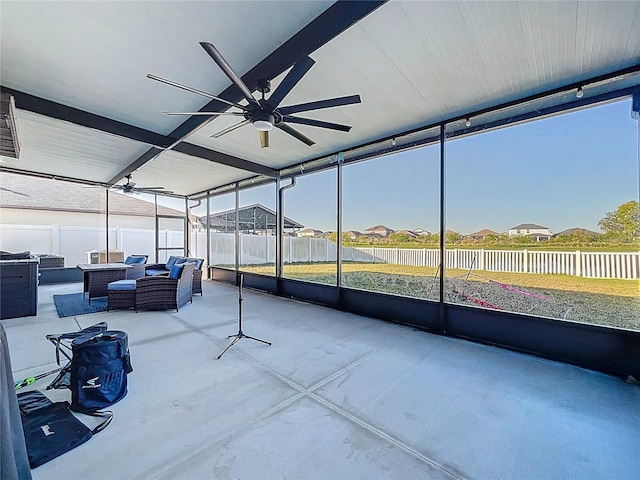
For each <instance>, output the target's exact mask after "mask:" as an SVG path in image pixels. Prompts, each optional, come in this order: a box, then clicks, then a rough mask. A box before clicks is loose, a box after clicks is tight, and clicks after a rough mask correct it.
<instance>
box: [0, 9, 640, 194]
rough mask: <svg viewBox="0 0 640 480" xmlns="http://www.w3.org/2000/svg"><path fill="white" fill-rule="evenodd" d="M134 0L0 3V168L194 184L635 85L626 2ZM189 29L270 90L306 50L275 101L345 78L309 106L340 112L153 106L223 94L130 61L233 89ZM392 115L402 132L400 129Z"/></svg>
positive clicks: (227, 91)
mask: <svg viewBox="0 0 640 480" xmlns="http://www.w3.org/2000/svg"><path fill="white" fill-rule="evenodd" d="M147 5H148V4H145V2H83V3H78V2H3V3H2V16H1V18H0V31H1V32H2V38H1V40H2V54H3V61H2V63H1V65H0V68H1V72H0V77H1V78H2V90H3V91H4V92H5V93H11V94H13V95H14V98H15V103H16V121H17V126H18V131H19V135H18V137H19V140H20V143H21V150H20V151H21V158H20V159H12V158H10V157H3V161H4V163H3V165H2V167H1V168H5V169H12V170H13V171H28V172H37V173H42V174H46V175H53V176H58V177H69V178H75V179H81V180H87V181H92V182H102V183H106V182H115V181H117V180H118V179H121V178H122V177H123V176H124V175H125V174H127V173H131V172H132V171H135V175H136V181H138V182H139V183H140V184H145V185H163V186H165V187H166V188H168V189H169V190H172V191H174V192H176V193H178V194H180V195H189V194H191V195H197V194H198V193H202V192H206V191H209V190H212V189H214V188H216V187H220V186H226V185H233V184H234V183H235V182H241V181H245V182H250V181H251V180H252V179H256V178H258V179H259V178H261V177H262V176H266V177H270V178H273V177H274V176H275V174H276V170H280V169H295V168H296V167H298V170H299V165H301V164H302V163H305V165H306V164H307V163H308V162H314V161H318V162H330V156H331V155H333V154H334V153H335V152H344V154H345V161H346V162H348V161H349V160H351V159H357V158H359V157H360V156H361V155H362V153H363V151H366V149H367V148H368V144H369V142H372V141H381V142H383V141H387V140H390V139H391V138H396V139H397V145H396V147H397V148H402V147H403V145H409V144H411V145H415V142H419V141H426V142H429V141H431V140H429V139H431V138H433V137H434V135H433V131H432V130H430V127H431V126H435V125H438V124H439V123H441V122H447V123H448V125H449V126H448V130H450V131H451V135H465V134H470V133H473V132H470V131H466V128H465V125H464V124H465V121H464V119H465V118H466V117H472V118H473V122H474V126H473V128H474V131H475V129H476V128H482V127H483V126H486V127H487V128H489V126H494V127H496V128H497V127H499V126H501V125H504V123H503V122H505V121H506V119H512V118H514V117H518V116H527V115H531V116H535V115H537V114H544V112H547V113H549V111H550V110H549V109H553V108H554V107H557V106H558V105H572V106H574V107H580V106H581V105H586V104H588V102H589V101H592V100H593V99H594V98H596V97H597V96H598V95H604V94H608V93H609V92H613V91H623V90H624V89H628V88H630V87H637V86H638V85H640V75H639V74H638V71H639V70H640V66H639V65H638V49H639V48H640V47H639V43H640V40H638V39H640V22H638V21H637V15H638V14H637V12H638V6H637V2H624V1H618V2H578V1H572V2H506V3H505V2H466V1H456V2H382V1H381V2H344V1H342V2H332V1H327V0H318V1H313V2H311V1H310V2H289V1H269V2H179V3H178V2H175V1H165V2H154V3H153V8H145V7H146V6H147ZM177 11H179V15H176V12H177ZM239 24H242V28H238V25H239ZM168 26H169V27H168ZM612 32H615V35H613V34H612ZM374 37H375V39H376V41H375V42H372V41H371V39H372V38H374ZM200 41H204V42H211V43H213V44H215V46H216V47H217V48H218V50H219V51H220V52H221V54H222V55H223V56H224V58H225V60H226V61H227V62H228V64H229V65H230V66H231V67H232V68H233V69H234V71H235V72H236V73H237V74H238V76H240V77H241V78H242V80H243V82H244V83H245V84H246V85H247V88H248V89H251V90H252V89H255V87H256V84H257V80H258V79H261V78H268V79H270V80H271V82H272V92H273V91H274V90H275V88H277V86H278V85H279V84H280V82H281V81H282V79H283V78H284V76H285V75H286V73H287V71H288V70H289V69H290V67H291V66H292V64H293V63H295V62H296V61H297V60H298V59H299V58H300V57H301V56H303V55H309V56H310V58H311V59H312V60H313V61H314V62H315V64H314V65H313V68H311V69H310V70H309V71H308V73H307V74H306V75H304V78H303V79H302V80H301V81H300V82H299V83H298V84H297V85H296V86H295V87H294V88H293V89H292V90H291V91H290V92H289V94H288V95H287V96H286V98H285V99H284V101H283V103H282V104H283V105H295V104H301V103H305V102H311V101H315V100H321V99H328V98H333V97H342V96H348V95H355V94H358V95H359V96H360V98H361V100H362V101H361V103H360V104H354V105H348V106H343V107H339V108H331V109H327V110H318V111H314V112H313V115H310V116H311V117H312V118H317V119H320V120H323V121H330V122H335V123H338V124H343V125H349V126H351V127H352V129H351V130H350V131H349V132H348V133H347V132H342V131H336V130H332V129H327V128H316V127H311V126H308V125H299V126H296V127H297V128H298V129H299V131H300V132H301V133H303V134H304V135H306V136H308V137H310V138H311V139H312V140H314V141H315V145H313V147H309V146H307V145H306V144H305V143H303V142H302V141H298V140H297V139H296V138H294V137H292V136H290V135H287V134H286V133H285V132H283V131H281V130H280V129H277V130H274V131H273V132H270V136H271V139H270V140H271V142H270V143H271V146H270V147H269V148H260V142H259V136H258V134H257V132H256V131H255V129H254V128H252V127H251V126H250V125H247V126H243V127H242V128H237V129H235V130H233V131H230V132H229V133H227V134H225V135H222V136H220V137H216V138H213V137H212V135H213V134H215V133H217V132H220V131H221V130H223V129H225V128H226V127H229V126H230V125H232V124H233V123H234V119H233V118H229V117H227V116H195V115H194V116H189V115H185V116H177V115H164V114H163V113H162V112H165V111H187V112H188V111H192V112H193V111H197V110H199V109H203V110H207V111H220V110H226V109H228V108H230V107H229V105H228V104H224V103H222V102H219V101H217V100H212V99H211V98H207V97H205V96H203V95H198V94H194V93H193V92H191V91H185V90H184V89H181V88H176V87H173V86H170V85H167V84H165V83H161V82H158V81H153V80H151V79H149V78H147V74H153V75H158V76H160V77H163V78H166V79H169V80H170V81H174V82H178V83H179V84H181V85H187V86H189V87H192V88H196V89H198V90H200V91H204V92H207V93H209V94H211V95H214V96H217V97H218V98H223V99H225V100H227V101H231V102H244V101H245V99H244V96H243V94H242V93H241V91H240V89H238V88H237V87H236V86H234V85H231V82H230V80H229V78H228V76H226V75H225V74H224V73H223V72H222V71H221V69H220V68H218V66H217V65H216V64H215V63H214V61H213V60H212V58H210V56H209V55H208V54H207V52H206V51H205V50H203V48H201V46H200V45H199V44H198V42H200ZM443 45H446V48H437V47H438V46H443ZM470 45H472V46H473V48H469V46H470ZM594 46H597V48H596V47H594ZM88 52H90V54H89V53H88ZM416 58H419V59H420V61H416ZM43 71H46V72H49V74H47V75H43V74H42V72H43ZM337 71H339V72H343V74H341V75H335V72H337ZM469 72H473V74H472V75H470V74H469ZM443 79H446V81H443ZM579 86H580V87H581V88H582V89H583V92H584V97H583V98H582V99H580V100H579V101H578V100H577V99H576V97H575V91H576V90H577V88H578V87H579ZM426 92H428V93H426ZM543 96H544V97H543ZM529 99H531V100H534V101H529ZM496 107H504V108H500V109H499V110H496ZM507 107H508V108H507ZM539 112H542V113H539ZM381 113H384V114H381ZM528 118H531V117H528ZM407 132H414V133H412V134H411V135H410V138H408V137H407V136H405V135H399V134H402V133H407ZM436 137H437V135H436ZM371 148H372V149H373V150H378V148H377V147H371ZM179 171H184V172H189V174H188V175H180V174H177V173H178V172H179Z"/></svg>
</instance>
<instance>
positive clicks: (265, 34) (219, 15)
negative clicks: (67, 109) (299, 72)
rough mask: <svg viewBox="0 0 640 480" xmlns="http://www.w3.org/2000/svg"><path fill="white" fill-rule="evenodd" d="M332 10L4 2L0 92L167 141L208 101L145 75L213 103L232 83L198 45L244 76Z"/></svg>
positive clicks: (306, 5) (271, 4)
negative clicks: (0, 88) (210, 47)
mask: <svg viewBox="0 0 640 480" xmlns="http://www.w3.org/2000/svg"><path fill="white" fill-rule="evenodd" d="M332 3H333V2H330V1H304V2H290V1H268V2H263V1H241V2H232V1H180V2H176V1H162V2H152V1H127V2H111V1H108V2H107V1H91V2H77V1H55V2H46V1H34V2H2V17H1V26H2V28H1V29H0V31H1V33H0V40H1V42H0V43H1V47H0V48H1V50H0V52H1V58H2V62H1V64H0V66H1V74H2V84H3V85H4V86H6V87H9V88H14V89H16V90H20V91H23V92H26V93H30V94H32V95H36V96H39V97H42V98H45V99H48V100H53V101H56V102H59V103H62V104H64V105H68V106H72V107H75V108H79V109H81V110H86V111H89V112H92V113H96V114H99V115H102V116H105V117H108V118H111V119H114V120H118V121H122V122H125V123H128V124H131V125H134V126H137V127H141V128H145V129H148V130H152V131H155V132H157V133H163V134H167V133H169V132H170V131H171V130H173V128H175V127H176V126H178V125H179V124H180V123H182V121H183V120H184V118H181V117H170V116H166V115H163V114H162V113H161V112H163V111H171V110H191V109H197V108H199V107H200V106H202V105H203V104H204V103H206V102H207V100H206V99H205V98H204V97H201V96H199V95H196V94H193V93H189V92H186V91H184V90H180V89H178V88H174V87H170V86H168V85H164V84H161V83H158V82H155V81H153V80H150V79H148V78H146V75H147V74H148V73H152V74H155V75H158V76H161V77H165V78H168V79H171V80H174V81H176V82H179V83H182V84H187V85H189V86H192V87H195V88H198V89H200V90H204V91H208V92H210V93H213V94H216V93H219V92H221V91H223V90H224V89H225V88H227V87H228V86H229V85H231V82H230V81H229V79H228V78H227V77H226V76H225V75H224V74H223V73H222V72H221V70H220V68H218V66H217V65H216V64H215V63H214V61H213V60H212V59H211V57H209V55H207V53H206V52H205V51H204V50H203V49H202V47H201V46H200V45H199V42H201V41H208V42H212V43H214V44H215V45H216V46H217V47H218V48H219V49H220V51H221V52H223V55H224V56H225V58H227V60H228V61H229V62H230V63H231V64H232V65H233V66H234V68H235V69H236V71H237V72H238V73H239V74H240V75H242V74H244V73H245V72H246V71H248V70H249V69H251V68H252V67H253V66H254V65H256V64H257V63H258V62H260V61H261V60H262V59H263V58H265V57H266V56H267V55H269V54H270V53H271V52H272V51H274V50H275V49H276V48H277V47H279V46H280V45H281V44H282V43H284V42H285V41H286V40H287V39H289V38H290V37H291V36H293V35H294V34H295V33H296V32H298V30H300V28H302V27H303V26H304V25H306V24H307V23H309V22H310V21H311V20H313V19H314V18H315V17H317V16H318V15H319V14H320V13H322V12H323V11H324V10H326V9H327V8H328V7H329V6H330V5H331V4H332Z"/></svg>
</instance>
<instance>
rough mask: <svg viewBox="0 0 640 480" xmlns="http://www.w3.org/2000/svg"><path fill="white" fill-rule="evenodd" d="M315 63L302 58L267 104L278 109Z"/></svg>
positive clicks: (307, 58) (309, 59) (308, 58)
mask: <svg viewBox="0 0 640 480" xmlns="http://www.w3.org/2000/svg"><path fill="white" fill-rule="evenodd" d="M314 63H316V62H314V61H313V60H312V59H311V58H310V57H302V58H301V59H300V60H298V61H297V62H296V63H295V64H294V65H293V68H292V69H291V70H289V73H287V76H286V77H284V80H282V82H280V85H278V87H277V88H276V89H275V90H274V92H273V93H272V94H271V96H270V97H269V100H267V102H268V103H269V105H271V107H273V108H276V107H277V106H278V105H280V102H281V101H282V100H283V99H284V97H286V96H287V94H288V93H289V92H290V91H291V90H292V89H293V87H295V86H296V84H297V83H298V82H299V81H300V80H301V79H302V77H304V76H305V74H306V73H307V72H308V71H309V69H310V68H311V67H313V64H314Z"/></svg>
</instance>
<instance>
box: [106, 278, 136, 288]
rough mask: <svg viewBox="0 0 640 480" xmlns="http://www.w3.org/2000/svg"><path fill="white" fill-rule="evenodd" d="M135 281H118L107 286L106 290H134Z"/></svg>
mask: <svg viewBox="0 0 640 480" xmlns="http://www.w3.org/2000/svg"><path fill="white" fill-rule="evenodd" d="M135 289H136V281H135V280H118V281H116V282H111V283H109V284H108V285H107V290H135Z"/></svg>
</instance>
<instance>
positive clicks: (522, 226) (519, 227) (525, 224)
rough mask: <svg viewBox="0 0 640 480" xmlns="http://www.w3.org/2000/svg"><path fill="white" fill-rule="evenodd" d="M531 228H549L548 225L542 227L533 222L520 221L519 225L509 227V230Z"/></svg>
mask: <svg viewBox="0 0 640 480" xmlns="http://www.w3.org/2000/svg"><path fill="white" fill-rule="evenodd" d="M533 228H549V227H543V226H541V225H536V224H535V223H521V224H520V225H516V226H515V227H511V228H510V229H509V230H526V229H529V230H531V229H533Z"/></svg>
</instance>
